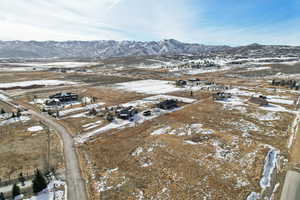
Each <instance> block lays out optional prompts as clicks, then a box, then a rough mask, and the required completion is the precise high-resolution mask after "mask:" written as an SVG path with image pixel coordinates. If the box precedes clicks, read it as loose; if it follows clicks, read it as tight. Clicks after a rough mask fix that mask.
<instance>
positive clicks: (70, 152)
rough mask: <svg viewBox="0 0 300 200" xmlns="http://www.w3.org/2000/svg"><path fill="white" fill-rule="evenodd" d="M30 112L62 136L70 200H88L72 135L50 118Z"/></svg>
mask: <svg viewBox="0 0 300 200" xmlns="http://www.w3.org/2000/svg"><path fill="white" fill-rule="evenodd" d="M28 112H29V113H30V114H32V115H33V116H35V117H37V118H39V119H40V120H42V121H43V122H44V123H46V124H47V125H49V126H50V127H51V128H53V129H55V130H56V131H57V132H58V133H59V134H60V135H61V138H62V140H63V144H64V157H65V165H66V178H67V188H68V193H67V194H68V200H87V196H86V191H85V182H84V180H83V178H82V177H81V171H80V166H79V162H78V158H77V154H76V149H75V146H74V141H73V138H72V137H71V134H70V133H69V132H68V131H67V129H65V128H64V127H63V126H62V125H60V124H59V123H57V122H55V121H54V120H53V119H51V118H50V117H49V116H46V115H44V114H41V113H38V112H35V111H33V110H29V111H28Z"/></svg>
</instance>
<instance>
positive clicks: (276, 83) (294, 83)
mask: <svg viewBox="0 0 300 200" xmlns="http://www.w3.org/2000/svg"><path fill="white" fill-rule="evenodd" d="M272 85H273V86H287V87H289V88H290V89H295V90H299V89H300V85H299V83H298V82H297V81H296V80H293V79H292V80H275V79H273V80H272Z"/></svg>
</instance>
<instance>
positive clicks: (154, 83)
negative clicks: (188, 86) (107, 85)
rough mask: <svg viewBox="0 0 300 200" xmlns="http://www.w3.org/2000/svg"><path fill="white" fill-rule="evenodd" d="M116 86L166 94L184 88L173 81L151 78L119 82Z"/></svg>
mask: <svg viewBox="0 0 300 200" xmlns="http://www.w3.org/2000/svg"><path fill="white" fill-rule="evenodd" d="M115 86H116V88H118V89H122V90H126V91H130V92H138V93H144V94H165V93H170V92H176V91H180V90H182V88H177V87H176V86H175V85H174V82H172V81H162V80H151V79H149V80H141V81H131V82H125V83H118V84H116V85H115Z"/></svg>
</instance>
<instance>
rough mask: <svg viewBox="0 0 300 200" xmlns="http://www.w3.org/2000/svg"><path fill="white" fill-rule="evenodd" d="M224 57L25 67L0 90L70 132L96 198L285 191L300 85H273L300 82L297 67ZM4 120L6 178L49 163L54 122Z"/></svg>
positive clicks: (54, 155)
mask: <svg viewBox="0 0 300 200" xmlns="http://www.w3.org/2000/svg"><path fill="white" fill-rule="evenodd" d="M147 59H148V58H147ZM117 60H118V59H117ZM106 62H107V63H106V64H105V62H104V64H103V65H113V64H112V63H113V60H108V61H106ZM120 62H121V61H120V60H118V64H120ZM164 62H165V61H164ZM224 62H225V61H224ZM124 63H125V64H126V62H125V61H124ZM130 63H131V62H130ZM133 63H134V64H136V63H135V62H133ZM216 63H217V64H218V65H220V66H218V67H217V66H213V68H212V69H211V68H209V69H206V68H205V69H202V68H200V69H198V68H197V69H194V68H192V67H187V68H186V67H183V66H176V67H173V68H172V67H170V66H168V67H166V66H160V65H161V63H160V64H157V66H156V67H154V65H155V64H153V63H152V62H151V67H152V68H151V67H149V68H148V69H146V70H145V69H144V66H143V68H141V66H140V65H139V66H131V67H132V68H130V69H126V70H124V69H123V68H122V69H120V68H119V67H120V66H118V65H116V66H115V67H111V68H109V67H107V66H106V67H105V66H102V65H101V67H100V66H94V67H89V70H92V71H93V73H91V74H89V72H86V73H87V74H85V72H84V73H78V72H69V73H62V72H51V73H49V72H42V71H40V72H35V73H39V74H41V77H43V78H36V75H37V74H35V73H33V74H31V75H30V74H29V73H28V74H27V73H25V72H19V73H20V74H19V73H16V76H15V77H16V79H15V80H13V81H10V80H8V79H5V80H4V81H2V83H0V88H2V90H3V91H2V92H5V93H6V94H9V95H11V96H12V98H13V99H14V100H15V101H16V102H19V103H22V104H26V105H28V106H30V107H31V108H33V109H35V110H38V111H39V112H44V114H45V115H47V116H49V117H51V118H53V119H55V120H57V122H58V123H60V124H62V125H64V126H65V127H66V128H67V129H68V130H70V133H71V134H72V137H73V139H74V144H75V146H76V148H77V150H78V154H79V158H80V165H81V170H82V172H83V174H84V177H85V178H86V181H87V190H88V192H89V196H90V199H247V200H252V199H253V200H255V199H260V198H264V197H267V198H273V199H280V194H281V190H282V187H283V182H284V177H285V174H286V172H287V170H288V169H291V168H294V167H295V166H297V163H298V160H299V159H298V158H299V155H300V154H299V152H298V151H295V148H294V147H295V146H299V142H298V140H296V138H297V132H298V124H299V120H300V117H299V111H298V107H297V106H299V95H300V92H299V91H298V90H295V89H290V88H289V86H287V85H284V86H283V85H282V86H281V85H279V86H275V85H272V84H271V83H272V80H277V79H285V80H288V79H296V80H297V77H295V76H294V75H295V74H296V73H298V72H297V71H295V69H296V67H295V65H285V67H279V66H278V65H271V66H269V65H270V64H267V65H262V66H259V67H256V68H254V67H251V69H249V67H248V66H247V65H246V66H231V65H225V64H224V66H223V61H222V62H221V61H220V60H218V62H217V61H216ZM125 64H122V65H125ZM120 65H121V64H120ZM289 66H290V69H287V68H288V67H289ZM133 72H135V73H133ZM158 72H159V73H158ZM264 72H266V74H264V75H261V74H262V73H264ZM279 72H281V74H278V73H279ZM25 74H26V75H25ZM257 74H260V75H261V76H258V75H257ZM0 76H3V77H4V76H5V73H4V72H3V73H0ZM104 77H105V78H104ZM34 80H35V81H38V82H34ZM41 80H48V82H47V81H46V82H45V81H43V82H42V81H41ZM49 80H51V81H49ZM179 80H181V81H179ZM21 81H22V82H23V83H22V84H21V85H22V87H20V83H19V82H21ZM24 81H26V82H25V83H26V88H24V86H23V85H24ZM60 81H63V82H60ZM297 81H298V80H297ZM185 82H186V83H185ZM71 93H74V94H76V95H78V98H76V99H75V100H74V99H73V100H72V101H69V100H68V101H61V102H59V104H58V103H57V104H56V103H55V100H54V98H51V96H52V95H54V94H60V95H61V96H64V97H66V96H67V95H70V94H71ZM66 98H67V97H66ZM2 100H3V99H2ZM3 101H4V100H3ZM2 104H3V105H2ZM2 104H0V108H1V106H3V108H4V109H9V108H8V107H7V105H6V104H5V103H3V102H2ZM5 120H7V119H1V121H0V125H1V124H3V125H1V126H0V130H1V133H2V134H1V135H0V137H2V138H3V139H2V140H1V147H0V150H1V152H2V153H1V152H0V159H1V160H5V161H6V163H3V164H2V165H0V167H1V173H2V174H1V176H2V177H9V176H13V174H18V173H20V171H22V170H25V171H26V170H31V169H34V168H37V167H45V165H46V164H47V161H45V158H47V156H45V154H46V153H47V141H48V135H47V128H46V127H43V125H41V124H40V123H39V122H38V121H37V120H35V119H34V118H32V117H30V116H29V118H28V120H26V119H25V120H23V121H22V120H20V121H19V122H15V121H14V122H8V121H6V122H5ZM3 121H4V122H3ZM41 127H42V128H41ZM50 132H51V134H50V135H51V144H52V145H51V162H52V165H54V166H55V167H56V168H58V169H63V167H64V166H63V163H64V162H63V158H62V150H61V143H60V139H59V137H58V136H57V135H56V134H55V133H53V131H51V130H50ZM8 149H14V151H9V150H8Z"/></svg>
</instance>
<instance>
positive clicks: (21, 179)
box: [19, 173, 25, 186]
mask: <svg viewBox="0 0 300 200" xmlns="http://www.w3.org/2000/svg"><path fill="white" fill-rule="evenodd" d="M19 181H20V183H21V184H22V186H25V178H24V176H23V173H20V174H19Z"/></svg>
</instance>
